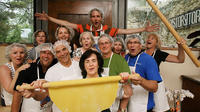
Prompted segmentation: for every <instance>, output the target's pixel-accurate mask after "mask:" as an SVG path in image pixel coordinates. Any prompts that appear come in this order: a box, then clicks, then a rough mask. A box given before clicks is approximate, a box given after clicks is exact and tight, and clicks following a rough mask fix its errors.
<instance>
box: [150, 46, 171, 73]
mask: <svg viewBox="0 0 200 112" xmlns="http://www.w3.org/2000/svg"><path fill="white" fill-rule="evenodd" d="M154 53H155V55H154V54H152V56H153V55H154V56H153V58H154V59H155V60H156V63H157V65H158V69H159V66H160V63H161V62H162V61H163V62H164V61H165V60H166V58H167V56H168V55H169V53H167V52H164V51H161V50H159V49H157V50H156V52H154Z"/></svg>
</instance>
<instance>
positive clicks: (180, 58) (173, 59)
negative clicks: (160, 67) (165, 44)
mask: <svg viewBox="0 0 200 112" xmlns="http://www.w3.org/2000/svg"><path fill="white" fill-rule="evenodd" d="M185 42H186V41H185V40H184V39H183V38H182V39H181V42H177V44H178V55H177V56H176V55H173V54H169V55H168V56H167V58H166V61H167V62H173V63H183V62H184V61H185V53H184V49H183V47H182V45H181V44H185Z"/></svg>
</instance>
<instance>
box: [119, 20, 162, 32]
mask: <svg viewBox="0 0 200 112" xmlns="http://www.w3.org/2000/svg"><path fill="white" fill-rule="evenodd" d="M159 27H160V26H159V25H157V24H153V25H151V24H150V22H147V24H146V27H144V28H131V29H119V30H118V34H134V33H140V32H155V31H157V30H158V29H159Z"/></svg>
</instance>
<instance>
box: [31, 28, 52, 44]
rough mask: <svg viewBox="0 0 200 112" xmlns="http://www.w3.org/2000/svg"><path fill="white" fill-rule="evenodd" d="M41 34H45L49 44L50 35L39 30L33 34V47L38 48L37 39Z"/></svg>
mask: <svg viewBox="0 0 200 112" xmlns="http://www.w3.org/2000/svg"><path fill="white" fill-rule="evenodd" d="M40 32H44V34H45V37H46V40H45V42H48V34H47V32H45V31H44V30H37V31H35V32H34V33H33V45H34V46H37V45H38V43H37V42H36V37H37V36H38V34H39V33H40Z"/></svg>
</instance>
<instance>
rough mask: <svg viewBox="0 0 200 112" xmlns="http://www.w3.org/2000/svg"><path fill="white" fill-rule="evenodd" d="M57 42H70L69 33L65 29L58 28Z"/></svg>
mask: <svg viewBox="0 0 200 112" xmlns="http://www.w3.org/2000/svg"><path fill="white" fill-rule="evenodd" d="M57 37H58V40H66V41H68V42H69V41H70V40H69V38H70V32H69V31H68V29H66V28H65V27H60V28H59V30H58V34H57Z"/></svg>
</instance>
